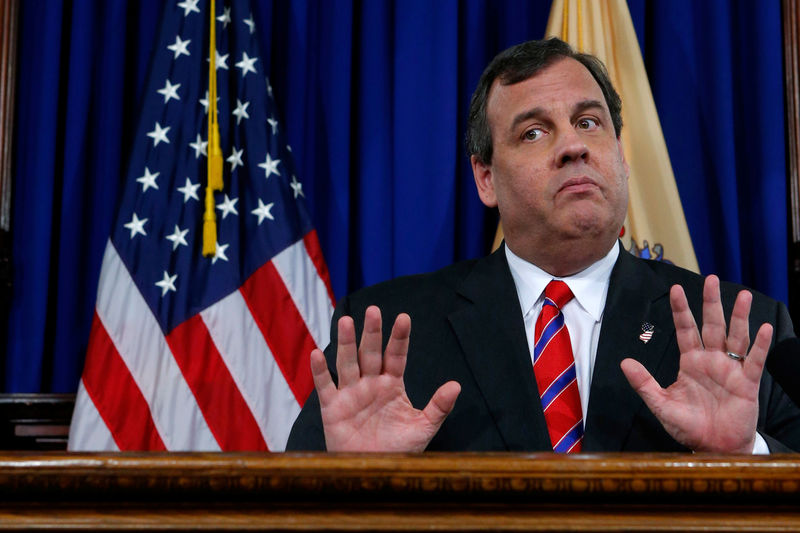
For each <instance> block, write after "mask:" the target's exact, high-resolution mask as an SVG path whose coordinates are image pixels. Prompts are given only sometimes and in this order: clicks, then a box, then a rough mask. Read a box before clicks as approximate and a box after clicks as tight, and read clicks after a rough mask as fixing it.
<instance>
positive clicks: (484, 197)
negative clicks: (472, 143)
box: [469, 154, 497, 207]
mask: <svg viewBox="0 0 800 533" xmlns="http://www.w3.org/2000/svg"><path fill="white" fill-rule="evenodd" d="M469 162H470V163H471V164H472V176H473V177H474V178H475V186H476V187H477V188H478V196H480V198H481V202H483V203H484V205H485V206H486V207H497V195H496V194H495V192H494V175H493V174H492V166H491V165H487V164H486V163H484V162H483V161H481V160H480V159H478V156H476V155H475V154H473V155H471V156H470V158H469Z"/></svg>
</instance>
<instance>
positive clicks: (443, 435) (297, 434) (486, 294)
mask: <svg viewBox="0 0 800 533" xmlns="http://www.w3.org/2000/svg"><path fill="white" fill-rule="evenodd" d="M620 246H621V245H620ZM620 252H621V253H620V254H619V259H618V260H617V262H616V264H615V266H614V269H613V271H612V274H611V282H610V287H609V291H608V298H607V300H606V306H605V311H604V314H603V323H602V327H601V331H600V339H599V342H598V347H597V356H596V360H595V367H594V373H593V376H592V384H591V391H590V394H589V407H588V412H587V413H585V437H584V442H583V451H586V452H590V451H623V450H625V451H683V450H685V448H684V447H682V446H681V445H680V444H678V443H677V442H676V441H675V440H673V439H672V438H671V437H670V436H669V435H668V434H667V433H666V432H665V431H664V429H663V428H662V427H661V424H660V423H659V422H658V420H656V418H655V417H654V416H653V415H652V414H651V413H650V411H649V410H648V409H647V407H646V406H645V405H644V403H643V402H642V400H641V399H640V398H639V396H638V395H637V394H636V392H635V391H634V390H633V389H632V388H631V387H630V385H629V384H628V382H627V380H626V379H625V376H624V375H623V374H622V371H621V370H620V366H619V364H620V362H621V361H622V360H623V359H624V358H626V357H633V358H635V359H637V360H639V361H640V362H642V364H644V366H645V367H646V368H647V369H648V370H649V371H650V373H651V374H652V375H653V376H654V377H655V378H656V380H657V381H658V382H659V383H660V384H661V385H662V386H663V387H666V386H668V385H669V384H671V383H673V382H674V381H675V379H676V377H677V374H678V363H679V351H678V346H677V342H676V339H675V331H674V329H675V328H674V325H673V323H672V314H671V310H670V305H669V288H670V287H671V286H672V285H674V284H680V285H682V286H683V288H684V290H685V292H686V294H687V297H688V299H689V305H690V307H691V309H692V312H693V313H694V316H695V320H696V321H697V323H698V324H701V322H702V313H701V308H702V289H703V278H702V277H701V276H698V275H697V274H694V273H692V272H689V271H687V270H683V269H681V268H677V267H675V266H672V265H668V264H665V263H661V262H656V261H646V260H643V259H638V258H636V257H634V256H632V255H631V254H629V253H628V252H626V251H625V250H624V249H622V248H621V250H620ZM741 289H742V287H740V286H737V285H733V284H730V283H723V284H722V301H723V307H724V309H725V314H726V318H728V317H729V316H730V312H731V309H732V308H733V302H734V299H735V297H736V294H737V293H738V291H739V290H741ZM371 304H376V305H378V306H379V307H380V308H381V311H382V313H383V318H384V321H383V334H384V345H385V343H386V341H387V339H388V336H389V332H390V330H391V326H392V323H393V321H394V317H395V316H396V315H397V314H399V313H401V312H405V313H408V314H409V315H410V316H411V341H410V346H409V354H408V364H407V367H406V372H405V383H406V390H407V393H408V397H409V399H410V400H411V402H412V403H413V404H414V406H415V407H417V408H420V409H421V408H422V407H424V406H425V404H426V403H427V402H428V400H429V399H430V398H431V396H432V395H433V393H434V391H435V390H436V389H437V388H438V387H439V386H441V385H442V384H443V383H445V382H446V381H449V380H455V381H457V382H459V383H460V384H461V394H460V395H459V397H458V400H457V402H456V405H455V408H454V410H453V412H452V413H450V415H449V416H448V418H447V420H446V421H445V422H444V424H443V426H442V427H441V429H440V430H439V432H438V433H437V435H436V436H435V437H434V439H433V440H432V441H431V443H430V445H429V446H428V449H429V450H448V451H457V450H513V451H535V450H541V451H551V450H552V448H551V445H550V441H549V437H548V433H547V427H546V424H545V419H544V414H543V412H542V408H541V404H540V400H539V394H538V391H537V388H536V381H535V379H534V375H533V371H532V365H531V357H530V353H529V351H528V344H527V340H526V335H525V326H524V322H523V318H522V312H521V310H520V306H519V299H518V298H517V293H516V289H515V286H514V281H513V278H512V277H511V272H510V270H509V268H508V263H507V261H506V257H505V253H504V250H503V248H502V247H501V248H500V250H498V251H497V252H495V253H493V254H492V255H490V256H488V257H485V258H481V259H477V260H473V261H466V262H462V263H457V264H455V265H451V266H449V267H447V268H444V269H442V270H439V271H437V272H433V273H430V274H424V275H419V276H410V277H404V278H399V279H396V280H392V281H389V282H385V283H381V284H379V285H375V286H373V287H369V288H366V289H363V290H360V291H358V292H356V293H354V294H352V295H350V296H348V297H346V298H344V299H343V300H341V301H340V302H339V304H338V305H337V307H336V313H335V315H334V318H333V322H332V323H333V326H332V331H331V334H332V335H331V336H332V339H331V345H330V346H329V347H328V349H327V350H326V352H325V355H326V357H327V359H328V366H329V368H331V369H332V372H333V371H334V369H335V347H336V326H335V324H336V322H337V320H338V319H339V317H341V316H343V315H350V316H352V317H353V319H354V320H355V323H356V331H357V332H359V333H360V332H361V329H362V325H363V318H364V310H365V309H366V307H367V306H369V305H371ZM644 322H649V323H650V324H653V325H654V326H655V330H654V332H653V336H652V339H651V340H650V341H649V342H647V343H644V342H642V341H641V340H640V339H639V335H640V334H641V333H642V323H644ZM763 322H770V323H771V324H773V325H774V326H775V338H774V341H775V340H781V339H783V338H785V337H788V336H792V335H793V332H792V325H791V320H790V318H789V315H788V313H787V311H786V308H785V306H783V304H780V303H778V302H776V301H774V300H772V299H770V298H767V297H766V296H764V295H761V294H757V293H754V298H753V305H752V311H751V314H750V331H751V333H750V338H751V341H752V339H754V338H755V333H756V331H757V330H758V327H759V326H760V324H761V323H763ZM334 379H335V377H334ZM758 429H759V432H760V433H761V434H762V435H763V436H764V437H765V439H766V440H767V443H768V444H769V446H770V449H771V450H772V451H773V452H775V451H790V449H796V450H800V409H798V408H797V407H796V406H795V405H794V404H793V403H792V402H791V401H790V400H789V399H788V397H787V396H786V395H785V394H784V392H783V391H782V390H781V389H780V387H779V386H778V385H777V384H776V383H774V381H773V380H772V378H771V377H770V376H769V375H768V374H767V373H766V372H765V373H764V377H763V378H762V380H761V389H760V393H759V419H758ZM287 449H290V450H292V449H294V450H324V449H325V439H324V435H323V431H322V422H321V418H320V410H319V400H318V398H317V396H316V393H312V395H311V397H310V398H309V399H308V401H307V402H306V404H305V406H304V407H303V410H302V412H301V413H300V416H299V417H298V419H297V421H296V422H295V425H294V427H293V428H292V432H291V435H290V437H289V442H288V445H287Z"/></svg>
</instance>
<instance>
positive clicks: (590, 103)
mask: <svg viewBox="0 0 800 533" xmlns="http://www.w3.org/2000/svg"><path fill="white" fill-rule="evenodd" d="M597 108H599V109H603V102H601V101H600V100H583V101H580V102H578V103H577V104H575V107H574V108H573V111H572V114H573V115H577V114H578V113H583V112H584V111H586V110H587V109H597Z"/></svg>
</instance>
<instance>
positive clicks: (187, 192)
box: [178, 178, 200, 203]
mask: <svg viewBox="0 0 800 533" xmlns="http://www.w3.org/2000/svg"><path fill="white" fill-rule="evenodd" d="M199 188H200V184H199V183H195V184H193V183H192V180H190V179H189V178H186V185H184V186H183V187H178V192H180V193H182V194H183V203H186V202H188V201H189V198H194V199H195V200H197V201H198V202H199V201H200V198H198V197H197V189H199Z"/></svg>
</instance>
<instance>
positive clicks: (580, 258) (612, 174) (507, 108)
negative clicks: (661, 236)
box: [472, 58, 628, 275]
mask: <svg viewBox="0 0 800 533" xmlns="http://www.w3.org/2000/svg"><path fill="white" fill-rule="evenodd" d="M487 118H488V122H489V127H490V129H491V132H492V141H493V156H492V163H491V164H490V165H485V164H483V163H481V162H479V161H478V160H477V158H476V157H475V156H473V157H472V167H473V173H474V175H475V182H476V184H477V186H478V193H479V195H480V197H481V200H482V201H483V203H484V204H486V205H488V206H490V207H494V206H498V208H499V210H500V218H501V220H502V223H503V231H504V233H505V237H506V243H507V244H508V246H509V248H511V250H512V251H513V252H514V253H516V254H517V255H519V256H521V257H523V258H524V259H527V260H528V261H531V262H533V263H534V264H537V265H538V266H540V267H541V268H543V269H545V270H547V271H548V272H550V273H551V274H555V275H568V274H572V273H575V272H577V271H580V270H582V269H583V268H586V267H587V266H589V265H590V264H591V263H592V262H594V261H596V260H597V259H599V258H600V257H602V256H603V255H605V253H607V252H608V250H610V249H611V246H613V243H614V242H615V240H616V238H617V236H618V235H619V231H620V228H621V227H622V223H623V221H624V219H625V212H626V209H627V204H628V183H627V180H628V166H627V163H626V162H625V158H624V156H623V153H622V145H621V143H620V141H619V139H617V137H616V134H615V132H614V126H613V124H612V122H611V115H610V113H609V111H608V106H607V104H606V101H605V98H604V97H603V93H602V91H601V90H600V86H599V85H598V84H597V82H596V81H595V79H594V78H593V77H592V75H591V74H590V73H589V71H588V70H587V69H586V67H584V66H583V65H582V64H580V63H579V62H577V61H575V60H574V59H571V58H564V59H559V60H557V61H556V62H555V63H553V64H551V65H549V66H547V67H546V68H544V69H542V70H541V71H539V72H538V73H537V74H536V75H535V76H533V77H532V78H529V79H528V80H525V81H523V82H520V83H515V84H513V85H502V84H501V83H500V82H499V81H498V80H495V82H494V84H493V85H492V88H491V90H490V92H489V98H488V101H487ZM576 247H577V248H576ZM583 263H586V264H583Z"/></svg>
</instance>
